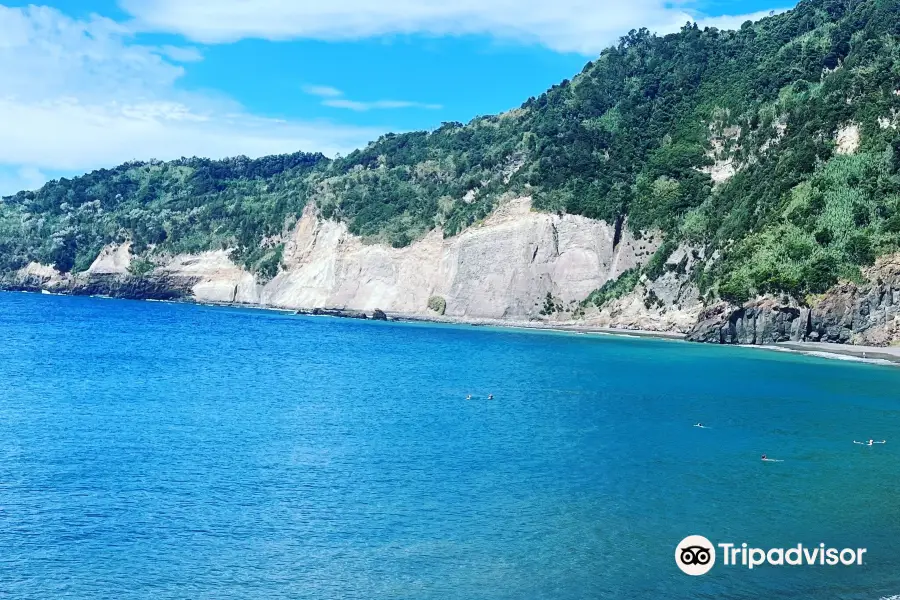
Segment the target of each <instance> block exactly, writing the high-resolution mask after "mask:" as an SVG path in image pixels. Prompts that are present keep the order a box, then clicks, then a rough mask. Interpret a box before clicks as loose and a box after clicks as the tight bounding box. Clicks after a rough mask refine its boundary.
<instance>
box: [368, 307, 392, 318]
mask: <svg viewBox="0 0 900 600" xmlns="http://www.w3.org/2000/svg"><path fill="white" fill-rule="evenodd" d="M372 320H373V321H387V320H388V318H387V315H386V314H384V311H383V310H381V309H380V308H376V309H375V310H374V311H373V312H372Z"/></svg>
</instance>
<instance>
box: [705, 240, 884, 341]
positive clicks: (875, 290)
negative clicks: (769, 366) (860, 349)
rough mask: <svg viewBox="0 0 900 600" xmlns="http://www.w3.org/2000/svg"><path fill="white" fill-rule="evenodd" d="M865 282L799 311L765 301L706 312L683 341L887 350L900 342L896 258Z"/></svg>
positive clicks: (834, 290) (878, 265)
mask: <svg viewBox="0 0 900 600" xmlns="http://www.w3.org/2000/svg"><path fill="white" fill-rule="evenodd" d="M863 275H864V277H865V282H864V283H861V284H858V283H852V282H845V283H841V284H839V285H837V286H835V287H833V288H832V289H830V290H829V291H828V292H827V293H826V294H823V295H822V296H821V297H820V298H818V299H817V300H816V301H815V302H814V303H813V304H812V305H811V306H809V307H802V306H799V305H798V304H796V303H792V302H790V301H785V300H783V299H782V300H778V299H775V298H771V297H764V298H760V299H757V300H753V301H751V302H748V303H747V304H744V305H743V306H732V305H728V304H724V303H723V304H717V305H715V306H712V307H709V308H707V309H705V310H704V311H703V312H702V313H701V314H700V316H699V319H698V322H697V324H696V325H695V326H694V327H693V328H692V329H691V331H690V332H689V333H688V336H687V337H688V339H689V340H694V341H701V342H715V343H722V344H770V343H775V342H784V341H811V342H834V343H840V344H861V345H867V346H888V345H892V344H894V343H896V342H898V341H900V254H895V255H889V256H884V257H881V258H880V259H879V260H878V262H876V264H875V265H874V266H873V267H870V268H869V269H867V270H866V271H865V272H864V273H863Z"/></svg>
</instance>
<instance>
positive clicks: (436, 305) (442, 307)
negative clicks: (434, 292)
mask: <svg viewBox="0 0 900 600" xmlns="http://www.w3.org/2000/svg"><path fill="white" fill-rule="evenodd" d="M428 308H429V309H430V310H433V311H434V312H436V313H437V314H439V315H443V314H444V313H445V312H446V311H447V301H446V300H444V299H443V298H442V297H441V296H432V297H431V298H429V299H428Z"/></svg>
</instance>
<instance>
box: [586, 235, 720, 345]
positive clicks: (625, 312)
mask: <svg viewBox="0 0 900 600" xmlns="http://www.w3.org/2000/svg"><path fill="white" fill-rule="evenodd" d="M704 257H705V256H704V251H703V249H702V248H693V247H691V246H689V245H687V244H682V245H681V246H679V247H678V248H677V249H676V250H675V252H673V253H672V255H671V256H669V258H668V260H667V261H666V265H665V271H664V272H663V274H662V275H661V276H660V277H658V278H656V279H655V280H652V281H651V280H649V279H647V277H646V276H643V277H642V278H641V280H640V282H639V283H638V284H637V285H636V286H635V288H634V290H632V291H631V292H630V293H628V294H626V295H625V296H623V297H622V298H618V299H616V300H613V301H611V302H608V303H606V304H605V305H604V306H603V307H602V308H600V309H591V310H589V311H588V312H587V313H586V314H585V319H584V322H585V324H588V325H595V326H599V327H611V328H616V329H640V330H644V331H670V332H678V333H685V332H687V331H689V330H690V329H691V328H692V327H693V326H694V325H695V324H696V323H697V317H698V316H699V314H700V311H701V310H702V309H703V302H702V301H701V298H700V290H699V289H697V286H696V285H695V284H694V283H693V281H691V279H690V273H691V272H692V271H693V270H694V268H695V267H696V266H697V264H698V262H699V261H701V260H702V259H703V258H704Z"/></svg>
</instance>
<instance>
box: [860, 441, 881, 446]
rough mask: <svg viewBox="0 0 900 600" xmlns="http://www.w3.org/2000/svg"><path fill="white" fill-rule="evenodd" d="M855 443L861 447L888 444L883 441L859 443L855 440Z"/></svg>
mask: <svg viewBox="0 0 900 600" xmlns="http://www.w3.org/2000/svg"><path fill="white" fill-rule="evenodd" d="M853 443H854V444H859V445H860V446H874V445H875V444H886V443H887V440H882V441H880V442H876V441H875V440H868V441H866V442H857V441H856V440H853Z"/></svg>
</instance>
